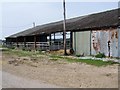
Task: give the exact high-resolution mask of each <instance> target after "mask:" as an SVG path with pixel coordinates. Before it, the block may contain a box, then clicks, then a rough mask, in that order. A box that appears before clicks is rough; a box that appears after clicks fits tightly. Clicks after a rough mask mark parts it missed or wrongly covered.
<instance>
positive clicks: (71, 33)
mask: <svg viewBox="0 0 120 90" xmlns="http://www.w3.org/2000/svg"><path fill="white" fill-rule="evenodd" d="M70 49H73V32H72V31H71V32H70Z"/></svg>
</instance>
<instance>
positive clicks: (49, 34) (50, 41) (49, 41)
mask: <svg viewBox="0 0 120 90" xmlns="http://www.w3.org/2000/svg"><path fill="white" fill-rule="evenodd" d="M49 43H50V45H51V34H49Z"/></svg>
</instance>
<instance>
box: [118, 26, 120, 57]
mask: <svg viewBox="0 0 120 90" xmlns="http://www.w3.org/2000/svg"><path fill="white" fill-rule="evenodd" d="M118 57H120V28H118Z"/></svg>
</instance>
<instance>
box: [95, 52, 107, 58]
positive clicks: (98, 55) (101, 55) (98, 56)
mask: <svg viewBox="0 0 120 90" xmlns="http://www.w3.org/2000/svg"><path fill="white" fill-rule="evenodd" d="M95 57H96V58H104V57H105V54H104V53H99V54H97V55H95Z"/></svg>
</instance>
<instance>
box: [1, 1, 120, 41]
mask: <svg viewBox="0 0 120 90" xmlns="http://www.w3.org/2000/svg"><path fill="white" fill-rule="evenodd" d="M0 6H1V7H2V9H1V8H0V13H2V14H0V15H2V16H0V19H2V22H1V21H0V33H2V35H1V36H0V39H4V38H5V37H7V36H9V35H11V34H14V33H17V32H20V31H23V30H26V29H28V28H31V27H32V26H33V25H32V23H33V22H35V23H36V25H42V24H46V23H50V22H55V21H59V20H62V19H63V6H62V2H4V3H2V4H1V5H0ZM117 7H118V3H117V2H67V3H66V9H67V12H66V13H67V18H73V17H78V16H83V15H87V14H92V13H97V12H101V11H106V10H111V9H115V8H117ZM1 31H2V32H1Z"/></svg>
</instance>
